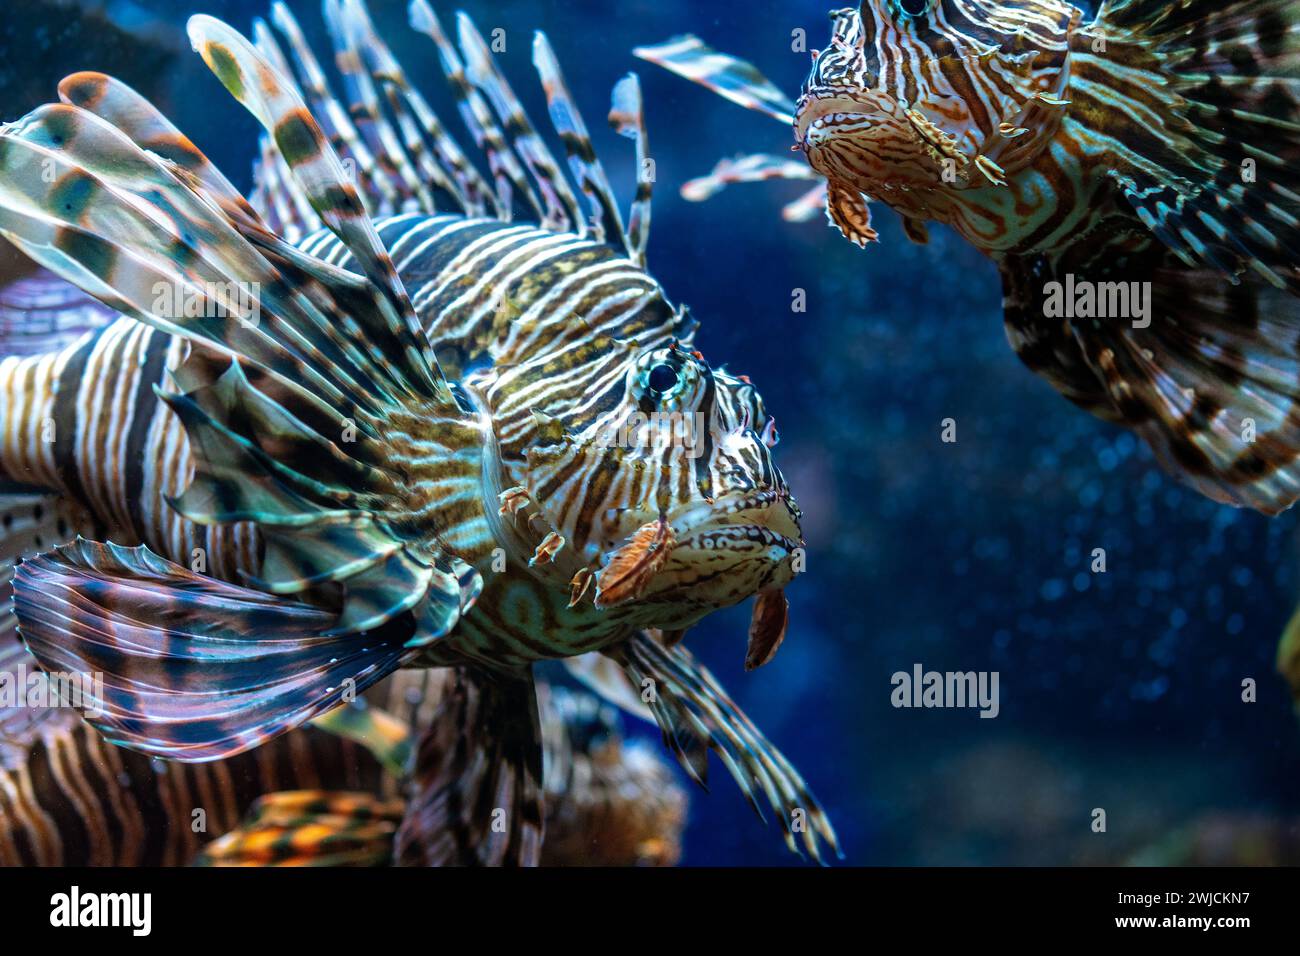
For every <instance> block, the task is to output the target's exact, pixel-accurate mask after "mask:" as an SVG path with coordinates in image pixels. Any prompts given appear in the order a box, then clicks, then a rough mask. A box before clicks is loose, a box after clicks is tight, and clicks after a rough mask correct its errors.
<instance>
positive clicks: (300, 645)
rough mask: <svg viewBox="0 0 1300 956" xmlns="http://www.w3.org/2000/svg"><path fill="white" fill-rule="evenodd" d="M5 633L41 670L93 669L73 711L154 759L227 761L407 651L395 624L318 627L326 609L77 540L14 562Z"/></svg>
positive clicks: (145, 554) (328, 622)
mask: <svg viewBox="0 0 1300 956" xmlns="http://www.w3.org/2000/svg"><path fill="white" fill-rule="evenodd" d="M15 604H16V607H17V611H18V618H19V629H20V633H21V635H22V638H23V640H24V641H25V642H26V644H27V646H28V648H29V649H30V650H31V651H32V653H33V654H34V655H35V656H36V658H37V659H38V660H39V661H40V662H41V665H42V666H43V667H45V668H46V669H48V670H51V671H58V672H72V673H79V674H98V675H103V681H102V690H97V691H96V692H95V693H94V694H93V695H92V699H91V701H90V702H89V704H88V706H87V709H86V719H87V720H89V721H90V722H91V723H92V724H94V725H95V726H96V727H97V728H99V729H100V731H101V732H102V733H103V734H104V735H105V736H106V737H107V738H108V739H110V740H111V741H113V742H114V743H117V744H119V745H121V746H126V747H130V748H131V749H133V750H138V751H140V752H143V753H146V754H151V755H154V756H159V757H164V758H167V759H173V760H181V761H188V762H198V761H206V760H215V759H219V758H222V757H228V756H231V755H233V754H237V753H240V752H242V751H244V750H249V749H251V748H253V747H256V746H257V745H259V744H260V743H262V742H263V741H265V740H267V739H269V738H270V737H274V736H276V735H278V734H280V733H282V732H284V731H286V730H289V729H291V728H293V727H295V726H297V725H299V724H301V723H303V722H305V721H307V720H310V719H312V718H313V717H316V716H318V715H320V714H322V713H324V712H326V711H328V710H330V709H331V708H333V707H335V706H337V705H338V704H339V703H341V702H342V701H344V700H346V699H347V696H346V695H347V694H348V693H349V692H350V691H355V690H360V689H364V688H365V687H367V686H369V685H370V684H372V683H374V682H375V681H377V680H379V679H380V678H382V677H384V676H386V675H387V674H389V673H392V671H394V670H395V669H396V668H398V667H399V666H401V664H402V663H404V662H405V661H406V660H407V659H409V657H410V656H411V653H412V652H411V651H409V650H407V649H406V648H404V647H403V646H402V644H403V641H402V639H401V638H402V631H401V629H400V628H398V629H397V630H396V631H394V632H392V633H387V632H386V633H383V634H380V633H371V634H364V635H363V634H357V635H352V636H351V637H349V638H346V639H339V638H336V637H333V636H331V635H330V630H331V627H332V625H333V623H334V615H333V614H331V613H330V612H328V611H325V610H322V609H320V608H315V607H311V606H309V605H306V604H300V603H297V602H291V601H286V600H283V599H281V598H276V597H274V596H271V595H267V594H264V593H262V592H260V591H254V590H251V589H249V588H244V587H239V586H237V585H233V584H227V583H225V582H222V581H218V580H217V579H215V578H210V577H206V576H204V575H199V574H195V573H193V572H191V571H188V570H187V569H185V568H182V567H180V566H179V565H175V564H172V563H171V562H169V561H165V560H163V559H162V558H159V557H158V556H157V555H155V554H153V553H152V552H150V551H149V550H148V549H147V548H145V547H143V546H140V547H136V548H123V547H120V546H118V545H114V544H98V543H95V542H90V541H85V540H83V539H78V540H77V541H76V542H74V543H72V544H69V545H65V546H63V547H60V548H57V549H55V550H54V551H51V552H48V553H46V554H43V555H40V556H38V557H36V558H32V559H29V560H28V561H25V562H24V563H23V564H22V565H21V566H20V567H19V570H18V574H17V576H16V579H15Z"/></svg>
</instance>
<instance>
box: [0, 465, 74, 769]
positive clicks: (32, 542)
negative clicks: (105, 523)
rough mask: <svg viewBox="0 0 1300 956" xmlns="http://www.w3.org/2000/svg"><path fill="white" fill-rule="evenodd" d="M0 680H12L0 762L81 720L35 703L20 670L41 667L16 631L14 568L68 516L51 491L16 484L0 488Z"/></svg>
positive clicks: (1, 721)
mask: <svg viewBox="0 0 1300 956" xmlns="http://www.w3.org/2000/svg"><path fill="white" fill-rule="evenodd" d="M0 529H2V531H0V680H3V681H5V682H6V683H10V682H12V683H13V685H14V690H15V691H16V699H15V701H14V703H13V704H12V705H0V767H5V766H9V765H10V764H11V763H12V762H13V761H14V760H16V759H19V758H21V755H22V754H23V752H24V751H25V750H26V748H27V747H28V746H30V744H31V743H32V741H33V740H34V738H35V736H36V735H39V734H42V733H46V732H52V731H54V730H56V729H57V728H59V727H63V726H65V725H66V724H67V723H68V722H70V721H73V720H79V719H80V718H79V717H78V716H77V714H76V711H74V710H71V709H69V708H62V707H56V706H46V707H33V706H28V704H29V703H30V701H29V700H28V699H27V698H26V695H25V689H26V688H25V685H24V683H23V682H22V680H21V677H20V675H22V674H23V673H26V674H27V675H28V676H30V675H32V674H35V673H36V672H37V671H38V670H39V666H38V665H37V663H36V659H35V658H34V657H32V655H31V654H30V653H29V652H28V650H27V648H26V647H24V646H23V643H22V641H21V640H20V639H19V637H18V616H17V614H15V612H14V588H13V580H14V571H15V568H16V566H17V564H18V562H19V561H20V560H21V559H22V558H24V557H26V556H28V555H30V554H34V553H36V552H38V551H41V550H43V549H45V548H48V547H51V546H52V545H55V544H58V543H59V542H60V541H61V540H63V537H64V533H65V530H66V522H65V521H64V520H63V519H62V517H61V515H60V510H59V506H58V501H57V499H56V498H55V497H54V496H53V495H49V494H45V493H43V492H40V491H36V490H25V489H21V488H19V487H17V486H12V487H5V488H4V489H3V490H0Z"/></svg>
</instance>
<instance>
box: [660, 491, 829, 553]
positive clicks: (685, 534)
mask: <svg viewBox="0 0 1300 956" xmlns="http://www.w3.org/2000/svg"><path fill="white" fill-rule="evenodd" d="M798 514H799V512H798V508H797V507H796V506H795V504H794V499H792V498H791V497H790V492H788V491H785V490H776V489H764V490H760V491H748V492H737V493H733V494H730V495H724V496H723V497H721V498H715V499H713V500H712V501H701V502H697V503H693V504H690V505H688V506H686V508H684V509H683V510H682V511H681V512H679V514H678V515H677V516H676V517H675V518H673V519H672V520H671V522H670V523H669V524H670V527H671V528H672V529H673V535H674V537H675V539H676V542H677V546H678V547H681V546H683V545H687V544H696V543H700V542H704V541H706V540H709V539H713V540H715V541H716V540H721V539H722V538H723V537H725V536H726V535H727V534H738V533H742V532H757V533H760V534H762V535H766V536H767V537H770V538H771V539H772V541H773V542H774V543H777V544H779V545H781V546H783V547H788V549H789V550H790V551H793V550H794V549H796V548H800V547H803V536H802V533H801V532H800V529H799V518H798Z"/></svg>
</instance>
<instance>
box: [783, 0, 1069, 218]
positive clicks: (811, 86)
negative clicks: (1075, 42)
mask: <svg viewBox="0 0 1300 956" xmlns="http://www.w3.org/2000/svg"><path fill="white" fill-rule="evenodd" d="M1079 16H1080V13H1079V11H1078V10H1077V9H1075V8H1074V7H1072V6H1070V5H1069V4H1065V3H1061V2H1058V0H1029V2H1017V3H1013V4H1012V3H1009V4H1002V3H998V2H996V0H863V2H862V4H861V5H860V6H859V7H857V8H849V9H842V10H837V11H834V12H833V13H832V14H831V17H832V19H833V22H834V26H833V30H832V37H831V44H830V46H829V47H827V48H826V49H824V50H820V51H814V53H813V66H812V71H811V72H810V74H809V76H808V79H807V80H806V81H805V83H804V88H803V94H802V96H801V97H800V99H799V102H798V110H797V113H796V116H795V138H796V141H797V143H798V145H799V147H801V148H802V149H803V151H804V153H805V155H806V156H807V158H808V162H809V163H810V164H811V165H812V166H813V168H814V169H816V170H817V171H818V172H820V173H822V174H823V175H825V176H826V177H827V178H828V179H830V180H832V181H833V182H839V183H842V184H845V185H847V186H850V187H852V188H854V189H856V190H858V191H860V192H862V193H865V194H866V195H868V196H869V197H871V198H874V199H879V200H881V201H884V202H891V201H892V199H893V198H894V197H895V196H897V195H898V194H899V193H900V192H906V191H911V190H924V189H965V188H969V187H980V186H987V185H989V184H990V182H993V183H994V184H997V182H996V181H997V179H998V178H999V173H1000V172H1010V171H1012V170H1013V169H1014V168H1021V167H1023V166H1024V165H1025V164H1026V163H1027V162H1028V161H1030V160H1031V159H1032V157H1033V156H1035V155H1037V151H1038V150H1041V149H1042V148H1043V146H1044V145H1045V143H1046V142H1047V140H1049V139H1050V138H1051V136H1052V135H1054V134H1055V131H1056V128H1057V126H1058V125H1059V122H1060V110H1059V108H1054V106H1056V105H1057V104H1059V95H1060V93H1061V92H1063V90H1064V86H1065V83H1066V79H1067V76H1068V52H1069V36H1070V32H1071V30H1072V29H1073V26H1074V25H1075V24H1076V23H1077V18H1078V17H1079Z"/></svg>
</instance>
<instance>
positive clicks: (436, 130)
mask: <svg viewBox="0 0 1300 956" xmlns="http://www.w3.org/2000/svg"><path fill="white" fill-rule="evenodd" d="M341 28H342V33H343V37H342V41H343V42H344V43H345V44H346V47H345V50H346V51H347V52H348V53H349V54H351V52H352V51H355V53H356V55H357V57H358V58H359V60H358V62H360V63H362V64H364V66H365V67H366V69H367V70H368V71H369V73H370V76H371V78H372V79H373V81H374V83H375V84H376V85H377V86H378V87H379V88H380V89H382V90H383V92H384V94H385V96H386V98H387V100H388V105H389V108H390V110H391V112H392V115H393V116H395V117H396V119H397V122H398V126H399V129H400V131H401V138H402V142H403V146H404V148H405V149H406V151H407V152H408V153H409V155H410V159H411V161H412V162H413V163H414V164H415V165H416V166H417V167H418V172H419V175H420V176H421V177H423V178H424V179H427V180H428V181H429V182H431V183H432V184H434V185H435V186H437V187H439V188H440V189H441V190H443V191H444V192H445V193H447V194H449V195H450V196H451V198H452V199H453V200H454V202H455V204H456V207H457V208H458V210H459V211H460V212H463V213H464V214H465V215H467V216H481V215H483V214H484V213H485V211H486V210H487V209H488V208H489V207H490V206H492V204H493V198H492V194H491V191H490V190H489V188H488V185H487V183H486V181H484V179H483V177H482V176H481V175H479V172H478V170H477V169H475V168H474V166H473V164H472V163H471V162H470V161H469V159H468V157H466V156H465V154H464V153H463V152H462V151H461V149H460V147H459V146H458V145H457V144H456V141H455V140H454V139H452V137H451V135H450V134H449V133H448V132H447V130H446V129H445V128H444V126H443V124H442V121H441V120H440V119H439V118H438V115H437V114H436V113H435V112H434V111H433V108H432V107H430V106H429V103H428V101H427V100H425V98H424V97H423V96H422V95H421V94H420V91H419V90H417V89H416V88H415V87H414V86H413V85H412V84H411V82H410V81H409V80H408V79H407V78H406V73H405V72H404V71H403V70H402V67H401V64H400V63H398V61H397V58H396V57H394V56H393V54H392V52H391V51H390V50H389V49H388V46H387V45H386V44H385V43H384V41H383V38H382V37H381V36H380V35H379V33H378V31H377V30H376V29H375V27H374V24H373V23H372V22H371V20H370V15H369V13H368V12H367V11H366V7H365V4H364V3H363V2H362V0H344V2H343V9H342V11H341ZM338 42H339V38H336V43H338ZM340 55H341V54H340ZM426 141H427V144H428V145H426ZM430 145H431V147H432V152H430V149H429V146H430ZM407 198H408V203H409V199H410V198H411V197H409V196H408V197H407ZM419 208H420V209H421V210H422V211H424V212H434V211H435V208H434V207H433V206H420V207H419Z"/></svg>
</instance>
